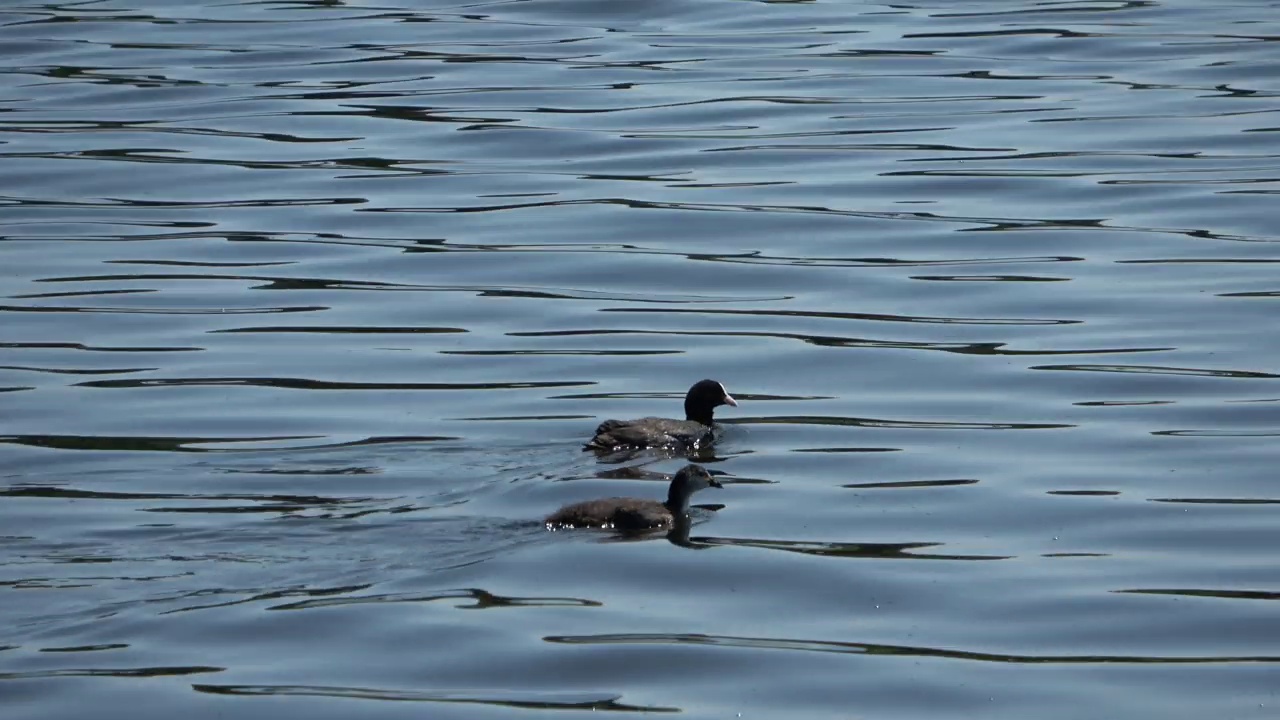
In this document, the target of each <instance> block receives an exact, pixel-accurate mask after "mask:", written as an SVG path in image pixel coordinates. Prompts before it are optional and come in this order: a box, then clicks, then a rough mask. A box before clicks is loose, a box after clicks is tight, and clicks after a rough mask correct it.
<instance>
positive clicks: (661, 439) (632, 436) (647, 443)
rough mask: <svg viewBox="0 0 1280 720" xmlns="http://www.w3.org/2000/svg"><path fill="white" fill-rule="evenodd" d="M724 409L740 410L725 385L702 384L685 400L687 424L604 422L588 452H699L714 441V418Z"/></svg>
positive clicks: (642, 420) (640, 420)
mask: <svg viewBox="0 0 1280 720" xmlns="http://www.w3.org/2000/svg"><path fill="white" fill-rule="evenodd" d="M721 405H732V406H733V407H737V406H738V401H737V400H734V399H733V396H732V395H730V394H729V391H728V390H725V389H724V385H722V384H721V383H720V382H718V381H716V380H699V381H698V382H696V383H694V384H693V387H691V388H689V392H688V393H686V394H685V396H684V420H674V419H671V418H660V417H643V418H638V419H635V420H605V421H604V422H602V423H600V426H599V427H597V428H596V434H595V437H593V438H591V442H589V443H587V446H586V449H589V450H618V449H621V448H646V447H676V448H680V447H684V448H698V447H699V446H701V445H704V444H709V443H710V442H712V441H713V440H714V439H715V435H714V434H713V431H712V425H711V424H712V421H713V418H712V415H713V414H714V413H715V409H716V408H717V407H720V406H721Z"/></svg>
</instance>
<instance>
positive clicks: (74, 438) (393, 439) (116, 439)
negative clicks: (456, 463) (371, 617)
mask: <svg viewBox="0 0 1280 720" xmlns="http://www.w3.org/2000/svg"><path fill="white" fill-rule="evenodd" d="M323 437H325V436H323V435H268V436H262V437H252V436H246V437H222V438H208V437H148V436H133V437H130V436H105V435H0V444H6V443H7V444H11V445H26V446H29V447H40V448H49V449H54V450H127V451H135V452H137V451H143V452H190V453H209V452H243V451H245V450H262V449H264V447H263V446H264V445H265V444H267V443H281V442H290V441H296V440H315V439H319V438H323ZM457 439H458V438H456V437H449V436H444V435H419V436H412V435H405V436H385V437H369V438H364V439H361V440H352V441H346V442H338V443H314V444H309V445H294V444H292V443H291V444H290V445H289V446H288V448H289V449H290V450H301V449H312V450H314V449H321V448H340V447H356V446H360V445H384V444H389V443H422V442H442V441H449V440H457ZM229 444H234V445H237V446H239V447H235V448H218V447H197V446H201V445H229ZM251 445H256V447H249V446H251Z"/></svg>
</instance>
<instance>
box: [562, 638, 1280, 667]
mask: <svg viewBox="0 0 1280 720" xmlns="http://www.w3.org/2000/svg"><path fill="white" fill-rule="evenodd" d="M543 640H545V641H547V642H550V643H562V644H566V645H642V644H643V645H710V646H715V647H726V648H752V649H759V650H791V651H800V652H818V653H837V654H848V655H892V656H905V657H928V658H943V659H949V660H972V661H977V662H997V663H1016V664H1037V665H1039V664H1044V665H1098V664H1119V663H1124V664H1152V665H1159V664H1169V665H1174V664H1179V665H1184V664H1185V665H1192V664H1194V665H1204V664H1219V663H1220V664H1229V663H1280V655H1224V656H1199V657H1196V656H1187V657H1158V656H1143V655H1002V654H996V653H982V652H969V651H966V650H944V649H941V648H927V647H915V646H910V645H880V644H874V643H859V642H836V641H830V640H792V639H788V638H753V637H737V636H731V635H701V634H682V633H671V634H667V633H632V634H616V635H549V636H547V637H544V638H543Z"/></svg>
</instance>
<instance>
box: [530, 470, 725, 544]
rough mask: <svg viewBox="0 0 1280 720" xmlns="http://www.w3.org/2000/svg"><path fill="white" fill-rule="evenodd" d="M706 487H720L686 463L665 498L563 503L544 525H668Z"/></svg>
mask: <svg viewBox="0 0 1280 720" xmlns="http://www.w3.org/2000/svg"><path fill="white" fill-rule="evenodd" d="M705 487H716V488H718V487H723V486H722V485H721V484H720V483H719V482H717V481H716V479H715V478H713V477H711V473H709V472H707V470H706V468H704V467H702V466H700V465H685V466H684V467H683V468H680V472H678V473H676V476H675V477H674V478H673V479H672V480H671V487H670V488H669V489H668V490H667V501H666V502H664V503H661V502H658V501H657V500H643V499H641V498H625V497H614V498H605V499H603V500H588V501H586V502H580V503H575V504H573V505H566V506H564V507H562V508H560V509H559V510H557V511H556V512H555V513H553V514H552V515H551V516H550V517H548V518H547V521H546V522H547V527H548V528H550V529H552V530H556V529H560V528H587V527H596V528H612V529H614V530H651V529H656V528H668V527H671V526H672V525H673V524H674V523H676V522H677V521H679V520H683V519H684V518H685V516H686V515H688V514H689V496H691V495H693V494H694V493H695V492H697V491H699V490H701V489H702V488H705Z"/></svg>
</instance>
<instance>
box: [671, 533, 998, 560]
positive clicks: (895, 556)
mask: <svg viewBox="0 0 1280 720" xmlns="http://www.w3.org/2000/svg"><path fill="white" fill-rule="evenodd" d="M690 541H691V542H696V543H699V544H702V545H730V546H736V547H751V548H761V549H764V550H782V551H784V552H792V553H801V554H804V555H818V556H821V557H842V558H867V559H876V560H1009V559H1011V558H1013V557H1014V556H1013V555H958V554H950V553H919V552H912V551H914V550H920V549H923V548H936V547H942V546H943V543H931V542H912V543H838V542H814V541H797V540H768V539H755V538H728V537H712V536H707V537H702V536H699V537H694V538H690Z"/></svg>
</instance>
